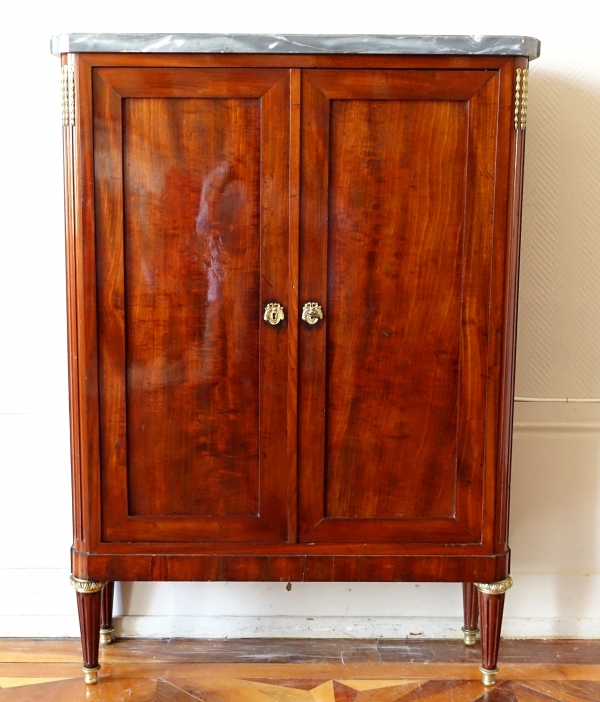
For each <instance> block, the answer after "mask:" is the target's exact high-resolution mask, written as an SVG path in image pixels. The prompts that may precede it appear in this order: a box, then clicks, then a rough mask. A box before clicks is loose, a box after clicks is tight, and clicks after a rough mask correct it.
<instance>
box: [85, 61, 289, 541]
mask: <svg viewBox="0 0 600 702" xmlns="http://www.w3.org/2000/svg"><path fill="white" fill-rule="evenodd" d="M289 84H290V82H289V71H287V70H279V69H245V68H234V69H232V68H129V67H100V68H94V69H93V70H92V102H93V105H92V113H93V137H94V198H95V247H96V277H97V278H96V294H97V315H98V319H97V324H98V326H97V332H98V368H99V372H98V377H99V391H98V394H99V420H100V421H99V429H100V473H101V480H100V493H101V497H100V502H101V534H102V537H101V538H102V541H104V542H122V541H127V542H249V541H250V542H282V541H285V540H286V539H287V500H286V496H287V486H286V473H287V468H286V466H287V461H286V412H287V378H288V373H287V363H288V360H287V359H288V341H287V337H288V324H289V319H288V318H287V315H286V318H285V319H283V320H282V321H280V322H279V323H278V324H277V325H275V326H272V325H271V324H269V323H267V322H266V321H265V320H264V318H263V317H264V309H265V306H266V305H267V304H268V303H270V302H277V303H280V304H281V305H282V306H283V308H284V313H285V311H287V296H288V280H289V274H288V260H289V256H288V239H289V237H288V202H289V200H288V197H289V193H288V171H289V163H288V162H289V113H290V104H289V103H290V100H289V91H290V89H289Z"/></svg>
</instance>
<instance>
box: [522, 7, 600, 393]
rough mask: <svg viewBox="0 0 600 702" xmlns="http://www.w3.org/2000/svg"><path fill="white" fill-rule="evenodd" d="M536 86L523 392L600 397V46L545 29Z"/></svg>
mask: <svg viewBox="0 0 600 702" xmlns="http://www.w3.org/2000/svg"><path fill="white" fill-rule="evenodd" d="M579 16H580V17H581V19H584V17H582V16H581V15H579ZM567 21H568V19H567ZM529 84H530V101H529V104H530V111H529V117H528V128H527V151H526V161H525V190H524V215H523V249H522V257H521V289H520V290H521V294H520V307H519V341H518V362H517V388H516V394H517V396H525V397H546V398H548V397H562V398H564V397H569V398H600V50H599V49H598V48H597V46H594V45H593V43H592V42H589V43H588V42H586V41H576V39H575V37H574V36H573V35H571V34H569V33H566V34H565V38H564V41H562V40H561V39H560V37H558V36H555V35H551V36H550V38H549V39H548V40H547V41H546V40H544V36H543V35H542V57H541V58H540V59H539V60H538V61H535V62H534V63H532V64H531V78H530V83H529Z"/></svg>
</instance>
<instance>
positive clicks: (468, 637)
mask: <svg viewBox="0 0 600 702" xmlns="http://www.w3.org/2000/svg"><path fill="white" fill-rule="evenodd" d="M461 628H462V633H463V637H464V639H465V646H475V642H476V641H477V634H478V633H479V629H465V627H464V626H463V627H461Z"/></svg>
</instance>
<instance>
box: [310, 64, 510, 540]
mask: <svg viewBox="0 0 600 702" xmlns="http://www.w3.org/2000/svg"><path fill="white" fill-rule="evenodd" d="M499 96H500V80H499V72H498V71H494V70H491V71H486V70H307V71H304V72H303V78H302V157H301V170H302V188H301V197H302V199H301V245H300V287H299V293H300V308H302V306H303V305H304V304H305V303H307V302H316V303H318V304H319V305H320V306H321V307H322V309H323V313H324V317H323V319H322V320H320V321H318V322H317V323H316V324H312V325H309V324H306V323H305V322H301V323H300V342H299V343H300V347H299V349H300V350H299V353H300V378H299V380H300V383H299V388H300V390H299V394H300V417H299V431H300V438H299V488H300V491H299V494H300V498H299V516H300V529H299V538H300V540H301V541H303V542H309V543H327V542H330V543H340V542H345V543H376V542H379V543H386V542H387V543H390V542H396V543H402V542H404V543H409V542H412V543H415V542H416V543H426V542H429V543H438V544H442V543H452V544H477V543H481V541H482V524H483V493H484V469H485V459H486V457H485V450H484V449H485V441H484V436H485V421H486V379H487V378H488V375H489V372H488V338H489V321H490V300H491V296H490V288H491V268H492V266H491V263H492V242H493V230H494V216H495V215H494V207H495V201H496V187H497V185H496V184H497V180H498V168H499V166H498V126H497V125H498V120H499ZM501 169H503V171H504V172H503V173H501V174H500V175H501V176H502V179H503V181H504V186H503V187H506V170H507V167H506V165H504V164H503V165H502V166H501Z"/></svg>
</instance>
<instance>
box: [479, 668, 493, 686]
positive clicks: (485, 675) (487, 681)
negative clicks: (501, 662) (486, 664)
mask: <svg viewBox="0 0 600 702" xmlns="http://www.w3.org/2000/svg"><path fill="white" fill-rule="evenodd" d="M479 670H480V671H481V679H482V681H483V684H484V685H487V686H490V685H495V684H496V675H498V668H494V670H487V669H486V668H482V667H480V668H479Z"/></svg>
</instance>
